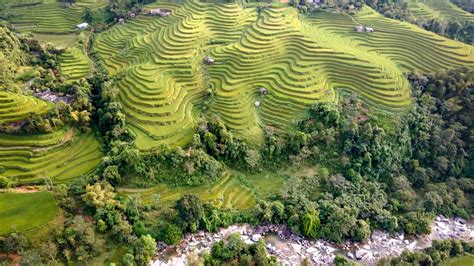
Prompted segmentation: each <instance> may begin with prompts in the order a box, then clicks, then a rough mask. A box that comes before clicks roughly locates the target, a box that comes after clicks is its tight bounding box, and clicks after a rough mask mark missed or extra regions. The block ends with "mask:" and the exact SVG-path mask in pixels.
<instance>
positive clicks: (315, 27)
mask: <svg viewBox="0 0 474 266" xmlns="http://www.w3.org/2000/svg"><path fill="white" fill-rule="evenodd" d="M158 7H159V8H168V9H170V10H171V16H169V17H151V16H143V15H142V16H139V17H138V18H137V19H134V20H129V21H127V22H126V23H125V25H116V26H114V27H113V28H111V29H110V30H108V31H105V32H103V33H100V34H99V35H98V36H97V37H96V39H95V41H94V44H93V50H94V51H95V52H97V54H98V55H99V57H100V61H101V63H102V64H103V66H104V67H105V68H106V69H107V70H108V72H109V73H110V74H111V75H112V76H115V77H116V82H115V86H116V87H117V88H118V89H119V100H120V102H121V103H122V105H123V106H124V113H125V115H126V119H127V123H128V126H129V127H130V128H131V129H132V131H133V132H134V133H135V135H136V136H137V142H136V143H137V146H138V147H139V148H140V149H142V150H147V149H151V148H154V147H158V146H159V145H160V144H163V143H168V144H170V145H184V144H186V143H188V142H189V141H190V140H191V137H192V132H193V131H194V130H195V128H196V126H197V125H196V121H197V117H198V116H199V115H200V111H201V109H202V108H200V106H201V104H202V103H204V102H208V101H209V102H210V104H209V105H206V106H207V107H209V108H210V109H206V111H207V113H210V114H213V115H218V116H219V117H220V118H221V119H222V120H223V121H224V122H225V123H226V125H227V126H228V127H230V128H232V129H234V130H237V131H240V132H245V134H244V135H246V136H247V137H248V138H249V139H256V136H261V133H262V132H261V127H262V125H271V126H274V127H277V128H286V127H288V126H290V125H291V124H292V123H293V121H294V120H295V119H297V118H298V117H299V115H301V114H302V113H303V112H304V110H305V109H306V108H307V107H308V106H310V105H311V104H313V103H315V102H317V101H334V100H335V99H336V97H335V95H336V92H337V91H338V90H344V91H345V90H350V91H353V92H356V93H357V94H359V95H360V96H362V97H363V99H365V100H366V101H367V102H369V103H371V104H374V105H377V106H379V107H381V108H382V109H385V110H389V111H392V112H399V111H403V110H405V108H406V107H407V106H408V105H409V104H410V103H411V98H410V93H409V88H408V81H407V80H406V79H405V78H404V76H403V74H404V72H406V71H418V72H422V73H427V72H433V71H436V70H439V69H444V68H450V67H457V66H467V67H474V57H473V53H474V51H473V50H472V46H469V45H464V44H462V43H459V42H456V41H452V40H448V39H446V38H443V37H440V36H437V35H435V34H432V33H430V32H427V31H424V30H422V29H420V28H418V27H416V26H414V25H411V24H409V23H403V22H399V21H396V20H392V19H388V18H385V17H383V16H381V15H379V14H378V13H376V12H374V11H373V10H372V9H370V8H368V7H365V8H364V9H363V10H362V11H361V12H360V13H358V14H357V15H355V16H354V17H350V16H348V15H344V14H341V13H339V14H333V13H328V12H321V13H319V14H318V15H316V16H313V17H309V18H305V17H302V16H300V15H299V14H298V12H297V11H296V9H294V8H290V7H288V6H285V5H273V7H272V8H269V9H264V10H263V11H262V12H260V13H258V12H257V10H256V8H255V7H248V8H243V7H242V6H239V5H236V4H206V3H201V2H196V1H186V2H185V3H182V4H170V3H154V4H151V5H148V6H146V7H145V11H144V12H145V13H146V10H148V9H150V8H158ZM358 24H363V25H365V26H369V27H370V26H372V27H374V28H375V29H376V31H375V32H373V33H366V32H365V33H358V32H355V31H354V27H355V26H356V25H358ZM421 55H423V56H421ZM206 56H211V57H212V58H213V59H215V63H214V64H211V65H206V64H204V63H203V59H204V58H205V57H206ZM260 87H264V88H266V89H267V90H268V95H265V96H261V95H259V93H258V91H259V88H260ZM206 91H207V92H210V93H206ZM210 95H212V96H210ZM210 97H212V98H210ZM257 101H258V103H257Z"/></svg>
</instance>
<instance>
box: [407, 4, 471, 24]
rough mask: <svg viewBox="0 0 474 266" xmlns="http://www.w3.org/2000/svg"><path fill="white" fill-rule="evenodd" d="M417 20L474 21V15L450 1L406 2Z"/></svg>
mask: <svg viewBox="0 0 474 266" xmlns="http://www.w3.org/2000/svg"><path fill="white" fill-rule="evenodd" d="M405 1H406V2H407V3H408V7H409V8H410V10H411V12H412V13H413V15H414V16H415V18H417V19H421V20H430V19H441V20H443V21H452V20H457V21H474V15H473V14H471V13H469V12H467V11H465V10H462V9H461V8H459V7H457V6H456V5H454V4H453V3H451V2H450V1H449V0H405Z"/></svg>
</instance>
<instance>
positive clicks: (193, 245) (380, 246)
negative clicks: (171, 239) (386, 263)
mask: <svg viewBox="0 0 474 266" xmlns="http://www.w3.org/2000/svg"><path fill="white" fill-rule="evenodd" d="M431 231H432V232H431V234H430V235H426V236H422V237H410V238H409V237H405V235H403V234H395V235H389V234H388V233H385V232H382V231H374V232H373V234H372V235H371V237H370V239H369V240H367V241H366V242H365V243H354V242H351V241H347V242H345V243H343V244H340V245H336V244H334V243H330V242H327V241H324V240H309V239H304V238H301V237H299V236H296V235H293V234H291V232H290V231H289V230H288V229H287V228H286V226H284V225H268V226H251V225H248V224H244V225H232V226H229V227H227V228H223V229H221V230H220V231H219V232H217V233H206V232H198V233H196V234H189V235H186V237H185V238H184V239H183V240H182V241H181V242H180V243H179V244H178V245H174V246H166V245H164V244H162V243H160V244H159V250H158V252H157V254H156V256H155V259H154V260H153V261H152V263H151V265H153V266H158V265H160V266H162V265H163V266H164V265H173V266H176V265H186V264H188V262H189V261H190V260H195V259H196V257H198V255H199V254H202V253H203V252H206V251H209V250H210V247H211V246H212V244H213V243H215V242H217V241H220V240H222V239H225V238H226V237H227V236H228V235H230V234H232V233H240V234H241V237H242V240H243V241H244V242H246V243H249V244H250V243H254V242H255V241H258V240H259V239H263V240H264V241H265V243H266V244H267V251H268V252H269V254H271V255H273V256H276V257H277V258H278V261H279V262H280V263H281V264H283V265H300V263H301V262H302V261H303V260H304V259H305V258H308V259H309V260H311V261H312V262H313V263H314V264H324V265H330V264H332V262H333V260H334V257H335V256H336V255H337V254H340V255H342V256H344V257H346V258H347V259H350V260H353V261H356V262H358V263H360V264H364V265H375V264H376V263H377V261H378V260H379V259H381V258H383V257H391V256H398V255H400V254H401V253H402V252H403V251H404V250H412V251H413V250H420V249H424V248H426V247H429V246H430V245H431V242H432V240H443V239H462V240H465V241H468V242H471V243H473V242H474V220H473V219H471V220H470V221H465V220H463V219H458V218H456V219H448V218H444V217H441V216H438V217H436V220H435V221H434V222H433V224H432V225H431Z"/></svg>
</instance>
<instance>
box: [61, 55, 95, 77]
mask: <svg viewBox="0 0 474 266" xmlns="http://www.w3.org/2000/svg"><path fill="white" fill-rule="evenodd" d="M59 61H60V68H61V73H62V74H63V75H65V78H66V79H67V82H74V81H77V80H80V79H82V78H85V77H87V76H89V74H90V72H91V62H90V60H89V58H88V57H87V56H86V55H85V54H84V52H83V51H82V50H81V49H80V48H77V47H70V48H68V49H66V51H65V52H64V53H63V54H62V55H61V56H60V57H59Z"/></svg>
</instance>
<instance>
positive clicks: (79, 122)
mask: <svg viewBox="0 0 474 266" xmlns="http://www.w3.org/2000/svg"><path fill="white" fill-rule="evenodd" d="M50 89H52V91H54V92H55V93H65V94H67V95H70V97H71V100H72V102H71V104H68V103H65V102H62V101H60V102H57V103H55V104H54V105H53V106H52V107H51V108H50V109H49V110H48V112H46V114H42V115H37V114H34V113H32V114H30V116H29V117H28V118H26V119H25V120H24V121H23V123H21V124H20V125H19V126H16V125H14V124H10V123H8V124H0V132H4V133H7V134H21V133H28V134H31V133H51V132H53V131H54V130H55V129H58V128H61V127H63V126H65V125H69V126H74V127H76V128H78V129H80V130H82V131H89V130H90V121H91V119H92V118H91V115H92V112H93V105H92V103H91V100H90V97H91V87H90V85H89V83H88V82H87V80H85V79H82V80H79V81H76V82H74V83H72V84H59V83H58V84H55V85H54V86H52V87H50Z"/></svg>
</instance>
